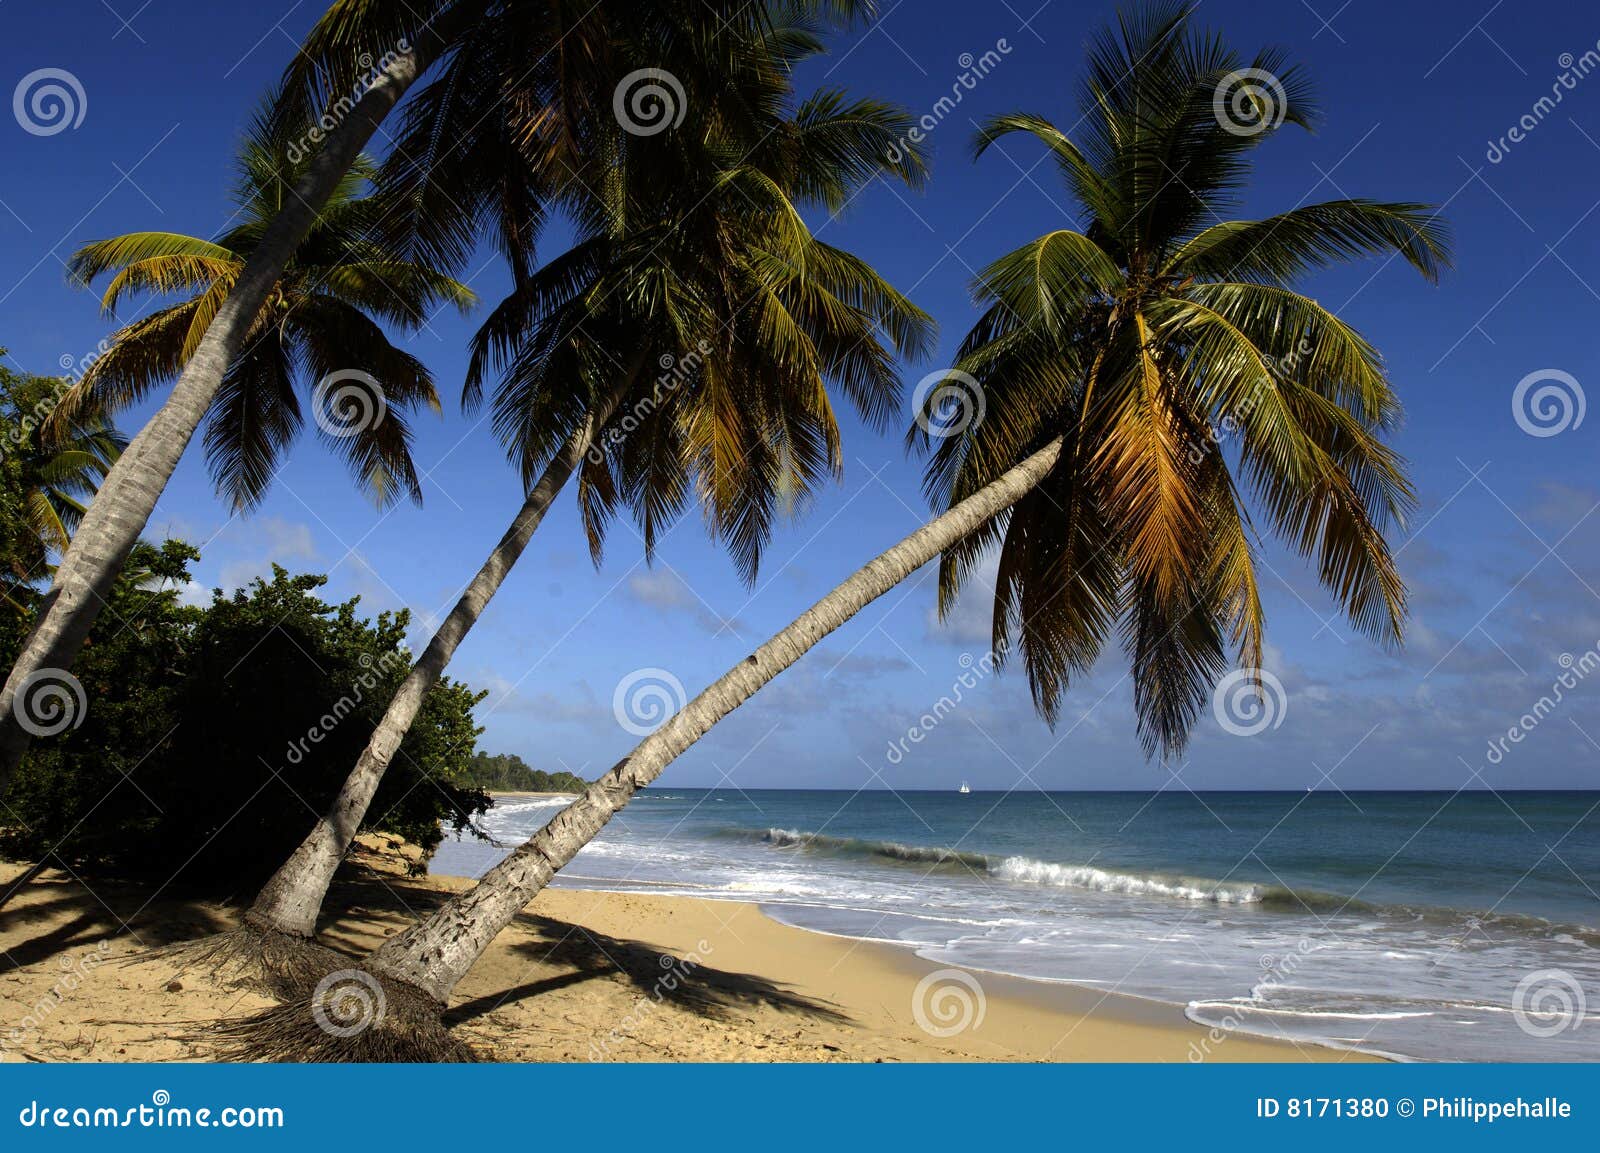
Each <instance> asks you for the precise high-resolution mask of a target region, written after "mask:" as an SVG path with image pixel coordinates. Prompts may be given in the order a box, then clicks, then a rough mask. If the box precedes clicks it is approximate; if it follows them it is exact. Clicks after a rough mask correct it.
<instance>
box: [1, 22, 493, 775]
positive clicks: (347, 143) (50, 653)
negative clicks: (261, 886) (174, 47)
mask: <svg viewBox="0 0 1600 1153" xmlns="http://www.w3.org/2000/svg"><path fill="white" fill-rule="evenodd" d="M372 7H373V6H372V5H369V4H367V3H365V0H340V2H338V3H336V4H335V5H334V6H333V7H332V8H331V9H330V10H329V11H328V13H327V14H326V15H324V17H323V18H322V21H321V22H319V24H318V27H317V34H318V35H320V36H321V37H322V38H323V40H324V41H325V42H326V43H328V44H330V45H332V44H338V45H341V46H342V47H343V48H344V49H345V50H346V53H347V55H346V54H345V53H341V54H339V55H340V56H344V58H346V59H348V61H349V63H348V64H347V65H345V66H344V67H342V68H326V69H322V70H320V71H319V73H318V75H319V77H320V78H321V79H322V80H324V81H326V84H325V85H324V86H322V87H321V88H320V92H321V93H322V94H324V95H326V96H327V97H328V99H327V100H326V105H327V109H328V115H329V116H330V117H332V118H333V120H334V124H333V127H332V129H331V130H330V131H329V132H328V134H327V136H326V138H325V139H324V140H322V141H321V143H320V146H318V147H316V148H315V150H314V151H313V152H312V153H311V156H310V159H309V161H308V162H307V163H306V164H305V165H304V166H303V167H302V168H300V169H299V171H298V175H297V176H296V178H295V180H294V182H293V184H292V187H291V189H290V192H289V195H288V196H286V197H285V198H284V200H283V203H282V209H281V211H279V213H278V214H277V216H275V217H274V218H273V219H272V221H271V223H270V224H268V225H267V227H266V228H265V229H264V230H263V231H262V233H261V236H260V237H259V239H258V241H257V243H256V245H255V247H254V249H253V251H252V252H251V254H250V257H249V259H248V260H247V261H246V262H245V265H244V267H243V268H241V269H239V270H238V272H237V274H236V275H235V277H234V279H233V284H232V287H231V289H230V291H229V292H228V294H227V296H226V298H225V299H223V300H221V301H220V302H219V303H218V304H217V306H216V311H215V314H214V315H213V316H212V317H211V320H210V322H209V323H208V324H207V325H206V326H205V329H204V333H203V335H201V336H200V339H199V341H198V342H197V343H196V344H195V345H194V347H193V348H192V350H190V353H189V356H188V359H187V361H186V363H185V364H184V367H183V371H182V372H181V373H180V374H179V377H178V380H177V383H176V384H175V385H174V386H173V388H172V391H171V393H170V394H169V395H168V397H167V400H166V401H165V402H164V403H163V404H162V406H161V408H160V409H159V410H158V411H157V412H156V414H155V416H153V417H152V418H151V419H150V421H149V423H147V424H146V425H145V427H144V428H143V429H142V430H141V431H140V433H139V435H138V436H136V437H135V438H134V439H133V442H132V443H131V444H130V445H129V446H128V449H127V451H126V452H124V453H123V454H122V456H121V457H120V458H119V460H118V461H117V464H116V465H115V466H114V467H113V468H112V470H111V472H110V473H109V474H108V475H107V477H106V480H105V483H104V484H102V485H101V487H100V493H99V495H98V497H97V499H96V500H95V501H94V503H93V504H92V505H91V506H90V507H89V510H88V512H87V513H86V514H85V516H84V518H83V521H82V523H81V524H80V526H79V530H78V532H77V534H76V535H75V536H74V538H73V543H72V547H70V548H69V549H68V550H67V553H66V555H65V556H64V557H63V558H62V560H61V563H60V565H59V566H58V567H57V569H56V573H55V579H54V581H53V582H52V584H51V587H50V590H49V591H48V592H47V593H46V594H45V597H44V600H43V603H42V605H41V607H40V615H39V618H38V620H37V621H36V622H35V624H34V627H33V629H32V631H31V632H30V633H29V635H28V638H27V640H26V642H25V643H24V645H23V648H22V651H21V652H20V653H19V654H18V656H17V659H16V661H15V662H14V663H13V664H12V666H11V671H10V673H9V675H8V676H7V678H6V683H5V688H4V690H3V691H0V789H4V788H5V787H6V785H7V784H8V782H9V781H10V779H11V775H12V773H14V772H15V771H16V767H17V765H18V763H20V761H21V759H22V755H23V753H24V752H25V751H26V750H27V747H28V738H29V734H28V731H27V729H25V728H24V727H23V726H21V725H20V724H18V723H17V722H16V719H15V717H14V715H13V714H14V711H15V710H14V707H13V706H14V703H15V698H16V694H17V692H18V691H19V690H20V688H21V686H22V685H24V684H25V683H28V681H29V678H30V677H32V676H33V675H34V674H35V673H37V672H38V671H39V670H41V669H47V668H60V669H65V668H67V667H68V666H70V665H71V664H72V662H73V660H74V659H75V658H76V656H77V654H78V650H79V649H80V648H82V647H83V642H84V640H85V639H86V638H87V637H88V635H89V629H90V627H91V626H92V625H93V624H94V621H95V618H96V617H97V616H98V615H99V612H100V607H101V605H102V604H104V603H105V599H106V597H107V596H108V595H109V594H110V591H111V585H112V582H113V581H114V580H115V578H116V574H117V572H118V570H119V569H120V568H121V567H122V562H123V561H124V560H125V559H126V558H127V556H128V553H129V551H130V550H131V549H132V548H133V546H134V544H135V543H137V541H138V539H139V534H140V533H141V532H143V531H144V527H145V525H146V523H148V521H149V519H150V514H151V513H152V512H154V511H155V506H156V502H157V501H158V500H159V499H160V497H161V493H162V491H163V490H164V489H165V488H166V484H167V481H168V480H169V479H171V477H172V473H173V471H174V470H175V469H176V468H177V467H178V461H179V459H180V458H181V457H182V456H183V452H184V449H186V448H187V447H188V445H189V441H190V439H191V438H192V437H193V436H194V433H195V430H196V429H198V428H199V426H200V422H201V421H202V420H203V419H204V418H205V416H206V414H207V413H208V412H210V411H211V409H212V404H213V401H214V400H215V398H216V395H217V393H218V391H219V390H220V389H221V388H222V385H223V381H224V378H225V377H226V375H227V373H228V370H229V367H230V366H231V365H232V363H233V362H234V360H236V359H237V358H238V356H239V354H240V353H241V352H242V351H244V348H245V340H246V337H247V334H248V333H249V332H250V331H251V330H252V329H253V328H255V326H256V322H257V318H258V317H259V316H260V314H261V311H262V309H263V308H265V307H266V306H267V304H268V302H269V300H270V299H271V297H272V294H273V292H274V291H275V290H276V288H277V285H278V282H279V279H280V277H281V276H282V274H283V271H284V269H285V267H286V266H287V265H288V263H289V261H290V260H291V259H292V258H293V256H294V253H295V251H296V249H298V247H299V245H300V242H301V241H302V240H303V239H304V238H305V235H306V233H307V232H308V231H309V230H310V229H311V227H312V225H313V224H314V223H315V220H316V215H317V213H318V211H319V210H320V209H321V208H322V206H323V205H324V204H325V203H327V201H328V198H329V197H330V196H331V195H333V193H334V191H335V189H336V188H337V187H338V186H339V184H340V183H341V182H342V181H343V180H344V178H345V174H346V173H347V172H348V171H349V169H350V167H351V165H353V164H354V163H355V162H356V158H357V157H358V156H359V155H360V153H361V150H362V149H363V148H364V147H366V144H367V141H368V140H370V139H371V137H372V134H373V133H374V132H375V131H376V130H377V127H378V125H379V124H380V123H381V122H382V121H383V119H384V117H385V116H387V115H388V113H389V112H390V111H391V110H392V109H393V108H394V106H395V105H396V104H397V103H398V102H399V100H400V98H401V97H402V96H403V95H404V94H405V92H406V90H407V89H408V88H409V87H410V86H411V84H412V83H413V82H414V81H415V80H416V78H417V76H419V75H420V74H421V73H422V72H423V71H425V70H426V69H427V68H428V67H429V66H430V65H431V64H432V63H433V62H434V61H435V60H436V59H437V57H438V54H439V53H440V52H441V51H442V50H443V49H444V48H445V47H446V45H447V44H448V42H449V40H450V38H451V36H452V35H453V34H454V33H455V31H456V29H457V27H458V25H459V19H458V17H457V9H462V8H465V7H468V5H465V4H451V3H449V2H448V0H444V2H435V3H429V2H427V0H418V2H417V3H413V4H408V5H403V6H397V7H403V8H404V9H405V14H406V16H407V18H408V21H409V22H408V23H407V24H405V25H404V27H405V29H406V34H405V35H404V36H402V35H400V34H399V32H398V23H399V22H398V21H397V20H395V19H393V18H392V17H391V18H390V19H389V20H388V21H387V26H386V27H382V28H379V29H375V30H374V31H372V32H368V31H364V30H363V25H362V17H363V16H367V15H369V14H370V11H371V9H372ZM384 33H387V34H389V35H387V36H385V35H384ZM374 34H376V36H377V40H378V41H379V42H380V43H377V44H375V43H374V40H373V36H374ZM402 42H403V44H404V47H403V48H400V49H399V50H398V51H395V50H394V46H395V45H397V44H400V43H402ZM370 46H376V47H378V50H379V53H380V54H382V56H381V58H382V59H383V60H384V67H383V68H382V69H381V70H380V71H379V72H378V74H377V75H376V76H372V77H367V78H365V80H364V82H363V86H362V87H361V88H359V89H357V88H355V87H354V86H353V83H351V82H350V80H351V76H352V74H353V73H354V72H355V62H356V61H357V60H358V59H359V53H360V50H361V48H363V47H370ZM335 58H337V57H335ZM317 63H320V61H319V62H317ZM312 67H315V64H313V65H312ZM337 82H345V83H344V84H343V86H342V87H340V88H335V87H334V85H335V83H337ZM306 89H307V91H308V94H309V91H310V90H311V88H310V85H307V86H306ZM335 91H342V92H343V93H350V92H352V91H355V92H358V93H359V95H358V96H357V97H356V98H354V100H353V101H352V100H351V98H350V97H349V96H348V95H346V96H345V97H344V98H343V100H344V103H336V102H335V101H334V99H333V98H332V95H331V94H332V93H333V92H335ZM346 105H348V107H346ZM318 108H319V110H320V108H321V104H320V103H319V104H318ZM335 112H337V113H338V115H337V116H335V115H334V113H335ZM303 122H308V121H303Z"/></svg>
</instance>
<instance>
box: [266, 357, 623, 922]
mask: <svg viewBox="0 0 1600 1153" xmlns="http://www.w3.org/2000/svg"><path fill="white" fill-rule="evenodd" d="M643 364H644V359H643V357H639V358H637V359H635V361H634V362H633V364H632V365H631V366H630V367H629V369H628V371H626V372H625V373H623V374H622V375H621V378H620V382H619V383H618V385H617V386H616V388H615V390H614V391H613V392H612V394H611V395H610V396H608V397H606V398H604V400H603V401H602V403H601V404H600V406H598V407H597V408H596V409H595V411H594V412H593V413H592V414H591V415H590V417H589V419H587V420H586V421H585V422H584V424H583V427H582V428H580V429H579V430H578V431H577V432H575V433H573V435H572V437H571V439H569V440H568V441H567V443H566V445H565V447H563V448H562V450H561V451H560V452H559V453H557V454H556V455H555V457H554V458H552V459H551V461H550V463H549V464H547V465H546V466H545V470H544V473H543V474H542V475H541V476H540V477H539V481H538V483H537V484H535V485H534V486H533V488H532V489H531V490H530V491H529V492H528V497H527V499H526V500H524V501H523V502H522V508H521V509H519V510H518V512H517V515H516V517H515V518H514V519H513V520H512V522H511V527H510V528H508V529H506V532H505V535H504V536H502V537H501V538H500V543H499V544H497V545H495V546H494V550H493V551H492V552H490V553H489V558H488V559H487V560H485V561H484V562H483V567H482V568H480V569H479V570H478V575H477V576H475V577H473V578H472V581H471V583H470V584H468V585H467V587H466V591H464V592H463V593H462V594H461V599H460V600H458V601H456V606H455V608H453V609H451V610H450V615H449V616H448V617H446V618H445V620H444V624H442V625H440V626H439V631H438V632H436V633H434V634H433V639H432V640H430V641H429V642H428V647H427V648H425V649H424V650H423V651H422V655H421V656H420V657H418V658H417V661H416V663H415V664H414V665H412V666H411V672H410V673H408V674H407V675H406V679H405V680H404V681H402V682H401V684H400V688H399V689H398V690H397V691H396V692H395V694H394V697H393V699H392V700H390V702H389V708H388V710H387V711H386V712H385V713H384V714H383V719H382V720H380V721H379V722H378V727H377V728H376V729H374V730H373V733H372V739H371V740H370V741H368V742H367V747H366V748H365V749H363V750H362V752H361V756H360V757H359V758H358V759H357V760H356V767H355V768H354V769H352V770H350V775H349V776H348V777H346V778H345V781H344V785H343V786H342V787H341V788H340V789H339V795H338V796H337V797H335V798H334V801H333V804H332V806H330V807H329V809H328V811H327V812H326V813H325V814H324V815H323V816H322V817H321V818H320V819H319V820H318V821H317V823H316V826H315V827H314V828H313V829H312V830H311V832H310V833H309V834H308V835H307V836H306V839H305V840H304V841H302V842H300V847H299V848H297V849H296V850H295V851H294V852H293V853H292V854H290V856H289V859H288V860H287V861H285V862H284V863H283V865H282V866H281V867H280V868H279V869H278V871H277V872H276V873H274V874H273V875H272V878H271V880H269V881H268V882H267V883H266V885H265V886H264V887H263V888H262V890H261V893H260V894H259V895H258V896H257V897H256V899H255V904H254V905H252V906H251V908H250V911H249V912H248V913H247V914H245V919H246V920H247V921H248V922H249V923H250V924H252V925H254V926H255V927H256V928H258V929H266V930H268V931H271V932H278V933H289V934H292V935H294V936H298V937H310V936H313V935H314V934H315V933H316V928H317V914H318V913H319V912H320V911H321V909H322V899H323V897H324V896H326V895H327V892H328V885H329V884H330V883H332V881H333V875H334V873H335V872H336V871H338V868H339V862H340V861H342V860H344V855H345V853H346V852H347V851H348V850H349V848H350V842H351V841H352V840H354V839H355V835H356V830H357V829H359V828H360V827H361V822H362V820H363V818H365V817H366V815H367V808H368V806H369V805H371V804H372V798H373V796H374V795H375V794H376V793H377V791H378V785H379V783H380V782H382V780H383V774H384V771H385V770H386V769H388V767H389V761H390V760H391V759H392V758H393V757H394V754H395V750H396V749H398V748H399V747H400V742H401V741H402V740H404V739H405V735H406V733H407V732H408V731H409V730H410V728H411V723H412V722H413V721H414V720H416V717H417V712H418V710H419V709H421V708H422V701H423V698H424V697H426V696H427V694H428V690H429V689H431V688H433V686H434V685H436V684H437V683H438V682H439V678H440V676H442V675H443V673H444V669H445V666H446V665H448V664H449V663H450V658H451V657H453V656H454V655H455V651H456V648H457V646H459V645H460V644H461V642H462V641H463V640H464V639H466V635H467V633H468V632H469V631H471V629H472V626H473V625H475V624H477V623H478V618H479V617H481V616H482V615H483V612H484V610H485V609H487V608H488V607H489V601H490V600H491V599H493V597H494V594H495V593H496V592H498V591H499V590H500V586H501V584H503V583H504V582H505V579H506V576H507V575H508V574H509V573H510V572H511V566H512V565H514V564H516V563H517V559H518V558H519V557H521V556H522V552H523V550H524V549H525V548H527V547H528V541H529V539H530V538H531V537H532V536H533V534H534V530H536V529H537V528H538V527H539V523H540V522H541V521H542V520H544V514H545V513H546V512H547V511H548V510H549V508H550V506H551V504H553V503H554V502H555V499H556V496H557V495H558V494H559V493H560V492H561V490H562V488H564V487H565V486H566V483H567V481H568V479H569V478H570V477H571V476H572V474H573V472H574V471H575V470H576V469H577V467H578V465H579V463H581V462H582V460H583V457H584V454H585V453H587V452H588V451H589V448H590V446H591V445H592V444H593V443H594V438H595V435H596V434H597V432H598V431H599V430H600V429H602V428H604V427H605V423H606V421H607V420H609V419H610V418H611V414H612V412H613V411H615V409H616V407H617V405H618V404H620V403H621V402H622V398H623V397H625V396H626V395H627V394H628V392H629V390H630V389H631V388H632V385H633V381H634V380H635V379H636V378H637V376H638V374H639V371H640V369H641V368H642V366H643Z"/></svg>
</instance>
